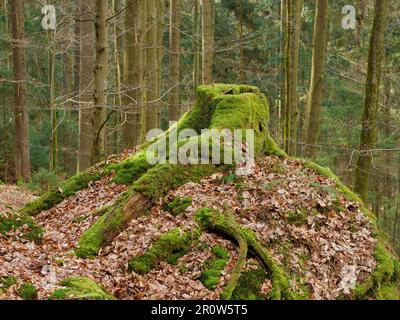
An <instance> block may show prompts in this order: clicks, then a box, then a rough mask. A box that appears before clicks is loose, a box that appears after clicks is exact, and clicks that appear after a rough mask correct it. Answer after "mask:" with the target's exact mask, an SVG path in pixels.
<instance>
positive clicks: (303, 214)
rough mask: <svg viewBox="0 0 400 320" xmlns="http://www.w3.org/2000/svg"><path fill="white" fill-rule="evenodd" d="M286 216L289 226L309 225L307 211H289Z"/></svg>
mask: <svg viewBox="0 0 400 320" xmlns="http://www.w3.org/2000/svg"><path fill="white" fill-rule="evenodd" d="M286 214H287V217H288V223H289V224H294V225H296V226H300V225H304V224H306V223H307V218H308V213H307V211H306V210H297V211H296V212H294V211H288V212H287V213H286Z"/></svg>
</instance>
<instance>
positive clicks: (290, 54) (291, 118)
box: [285, 0, 303, 156]
mask: <svg viewBox="0 0 400 320" xmlns="http://www.w3.org/2000/svg"><path fill="white" fill-rule="evenodd" d="M302 3H303V1H302V0H293V1H292V0H287V1H286V19H287V30H286V61H285V65H286V70H285V82H286V88H285V91H286V112H285V115H286V120H285V150H286V152H287V153H288V154H289V155H291V156H294V155H295V154H296V144H297V127H298V125H297V123H298V115H299V111H298V96H297V84H298V71H299V42H300V19H301V11H302Z"/></svg>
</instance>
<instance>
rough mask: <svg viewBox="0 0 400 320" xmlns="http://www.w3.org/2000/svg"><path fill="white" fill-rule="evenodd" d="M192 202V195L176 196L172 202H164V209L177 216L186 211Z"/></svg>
mask: <svg viewBox="0 0 400 320" xmlns="http://www.w3.org/2000/svg"><path fill="white" fill-rule="evenodd" d="M191 204H192V198H191V197H183V198H181V197H175V198H174V199H173V200H172V201H171V202H169V203H164V205H163V209H164V210H165V211H168V212H169V213H170V214H172V215H173V216H174V217H176V216H178V215H180V214H181V213H182V212H184V211H185V210H186V209H187V208H188V207H189V206H190V205H191Z"/></svg>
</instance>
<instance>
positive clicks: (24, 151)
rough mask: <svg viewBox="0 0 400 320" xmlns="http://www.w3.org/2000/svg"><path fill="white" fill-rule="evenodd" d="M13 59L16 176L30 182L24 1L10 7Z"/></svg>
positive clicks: (20, 0) (19, 0) (12, 2)
mask: <svg viewBox="0 0 400 320" xmlns="http://www.w3.org/2000/svg"><path fill="white" fill-rule="evenodd" d="M10 21H11V37H12V51H13V52H12V57H13V70H14V82H15V85H14V97H15V100H14V104H15V106H14V108H15V109H14V117H15V176H16V178H17V180H19V179H22V180H24V181H25V182H27V181H29V179H30V175H31V163H30V157H29V118H28V106H27V103H26V90H27V88H26V80H27V79H26V62H25V39H24V28H25V18H24V1H23V0H15V1H11V6H10Z"/></svg>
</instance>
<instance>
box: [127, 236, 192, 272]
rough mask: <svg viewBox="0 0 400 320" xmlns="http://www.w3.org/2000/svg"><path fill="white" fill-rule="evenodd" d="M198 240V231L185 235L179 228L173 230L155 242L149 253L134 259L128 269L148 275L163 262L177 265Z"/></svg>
mask: <svg viewBox="0 0 400 320" xmlns="http://www.w3.org/2000/svg"><path fill="white" fill-rule="evenodd" d="M198 238H199V232H198V231H196V230H195V231H193V232H186V233H183V232H182V231H181V230H180V229H179V228H176V229H172V230H170V231H168V232H167V233H164V234H163V235H162V236H161V237H160V238H159V239H158V240H157V241H155V242H154V243H153V245H152V246H151V247H150V249H149V250H148V251H147V252H145V253H144V254H142V255H139V256H136V257H134V258H132V259H131V260H130V261H129V263H128V269H129V271H134V272H136V273H139V274H146V273H148V272H149V271H150V270H151V269H155V268H158V266H159V264H160V262H162V261H164V262H168V263H170V264H176V263H177V262H178V259H179V258H180V257H182V256H184V255H185V254H186V253H187V252H188V251H189V250H190V248H191V247H192V245H193V243H194V242H196V241H197V240H198Z"/></svg>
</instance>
